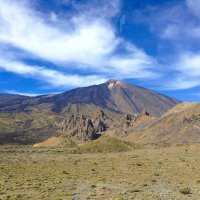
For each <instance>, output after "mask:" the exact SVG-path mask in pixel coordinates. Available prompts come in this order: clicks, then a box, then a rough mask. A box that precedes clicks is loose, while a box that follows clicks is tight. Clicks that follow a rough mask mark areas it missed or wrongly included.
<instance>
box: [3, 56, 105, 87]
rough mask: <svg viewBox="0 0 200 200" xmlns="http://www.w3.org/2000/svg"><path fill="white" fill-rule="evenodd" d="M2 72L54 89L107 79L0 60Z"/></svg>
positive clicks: (97, 82)
mask: <svg viewBox="0 0 200 200" xmlns="http://www.w3.org/2000/svg"><path fill="white" fill-rule="evenodd" d="M0 70H5V71H7V72H12V73H16V74H19V75H22V76H25V77H31V78H34V79H38V80H40V81H42V82H45V83H48V84H50V85H51V86H53V87H66V86H71V87H77V86H88V85H91V84H99V83H102V82H105V81H106V80H107V79H105V78H103V77H100V76H92V75H91V76H81V75H70V74H64V73H61V72H58V71H56V70H51V69H47V68H45V67H39V66H29V65H26V64H24V63H21V62H18V61H13V60H11V61H8V60H2V59H0Z"/></svg>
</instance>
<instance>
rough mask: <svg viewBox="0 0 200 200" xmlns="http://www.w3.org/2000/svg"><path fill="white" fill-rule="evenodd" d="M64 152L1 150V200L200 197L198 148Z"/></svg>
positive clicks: (184, 199)
mask: <svg viewBox="0 0 200 200" xmlns="http://www.w3.org/2000/svg"><path fill="white" fill-rule="evenodd" d="M88 145H90V144H88ZM62 148H63V149H62ZM62 148H61V147H59V151H57V150H56V149H48V148H38V149H35V148H32V147H31V146H0V199H2V200H6V199H13V200H14V199H15V200H21V199H23V200H26V199H43V200H49V199H53V200H61V199H62V200H71V199H76V198H77V199H78V198H79V199H108V200H111V199H131V198H133V197H134V198H136V199H150V200H154V199H155V200H156V199H165V197H167V199H183V200H186V199H187V198H188V195H189V196H190V197H191V199H199V197H200V184H198V183H197V182H198V180H199V177H200V174H199V156H200V151H199V149H200V146H199V145H197V146H192V147H191V148H190V152H187V154H186V152H185V147H170V148H164V149H162V148H160V149H154V148H149V149H148V148H147V149H146V148H139V149H138V148H137V149H131V150H129V151H126V152H110V153H82V154H70V153H69V152H68V151H66V149H65V148H64V147H62ZM52 150H53V151H52ZM60 150H62V151H60ZM177 155H178V156H177ZM181 158H184V159H185V162H182V161H181ZM158 160H159V161H158ZM16 162H17V163H18V164H17V165H16ZM160 163H162V165H161V164H160ZM158 174H159V175H158ZM194 182H195V183H196V185H195V186H194V187H192V186H193V185H194ZM177 185H179V186H177ZM186 185H187V186H190V187H184V186H186ZM174 188H178V189H177V190H174ZM191 191H192V192H191Z"/></svg>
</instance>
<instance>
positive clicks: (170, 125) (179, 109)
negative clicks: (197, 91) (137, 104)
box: [135, 103, 200, 145]
mask: <svg viewBox="0 0 200 200" xmlns="http://www.w3.org/2000/svg"><path fill="white" fill-rule="evenodd" d="M136 140H137V141H139V142H140V143H150V144H166V145H181V144H192V143H200V104H199V103H182V104H179V105H177V106H175V107H174V108H172V109H171V110H169V111H168V112H167V113H166V114H165V115H164V116H162V117H161V118H159V119H156V120H154V121H153V123H152V124H151V125H150V126H148V127H146V128H145V129H144V130H143V131H141V132H139V133H137V134H136V135H135V141H136Z"/></svg>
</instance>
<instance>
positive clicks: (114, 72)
mask: <svg viewBox="0 0 200 200" xmlns="http://www.w3.org/2000/svg"><path fill="white" fill-rule="evenodd" d="M104 1H105V0H104ZM91 2H93V4H92V3H90V4H91V5H93V6H94V2H96V1H91ZM106 2H107V5H106V6H105V5H103V4H102V6H98V7H96V9H95V11H94V9H92V7H90V6H91V5H90V4H86V5H81V4H76V5H74V6H76V9H77V10H81V11H83V10H84V9H85V6H88V7H87V9H86V10H84V12H80V13H78V14H76V15H72V16H71V17H68V18H67V19H66V18H59V17H58V16H57V15H56V14H55V13H54V12H51V13H50V14H49V16H48V15H47V14H42V13H39V12H38V11H36V10H34V6H33V5H31V4H30V3H29V4H28V3H27V1H25V0H24V1H23V0H20V1H11V0H1V1H0V26H1V29H0V42H2V43H6V44H10V45H13V46H15V47H17V48H20V49H22V50H23V51H25V52H27V53H29V54H31V55H32V56H35V57H36V58H37V59H41V60H44V61H49V62H52V63H54V64H55V65H57V69H54V70H52V69H48V68H47V66H46V67H40V66H28V65H27V64H26V63H22V61H21V60H20V58H19V57H16V58H15V60H14V62H13V63H12V62H11V60H8V61H7V62H6V61H5V58H4V60H3V62H1V69H4V70H7V71H10V72H14V73H18V74H21V75H24V76H32V77H33V78H38V77H41V78H40V80H43V81H44V82H48V83H49V84H52V85H54V86H81V85H85V83H86V82H90V84H92V83H97V82H101V81H104V79H105V78H102V77H117V78H120V79H123V78H136V79H141V78H155V77H156V76H157V75H158V74H157V72H155V70H154V67H155V65H156V60H155V59H153V58H152V57H151V56H148V55H147V54H146V53H145V52H144V51H143V50H142V49H139V48H137V47H136V46H135V45H134V44H131V43H129V42H127V41H125V40H124V39H122V38H120V37H118V36H117V34H116V30H115V27H113V26H112V24H111V22H110V18H112V17H113V16H114V15H116V14H117V13H118V12H119V10H120V1H118V0H115V1H112V2H110V1H106ZM81 6H83V7H81ZM100 14H101V15H100ZM49 19H50V21H51V23H50V22H49ZM120 48H121V49H123V53H120V52H119V51H118V49H120ZM6 57H7V56H6ZM71 66H73V67H71ZM60 67H61V68H62V71H63V70H69V69H70V68H73V69H74V70H76V71H77V74H75V75H73V74H67V73H64V74H63V72H62V73H61V72H59V71H60V70H61V69H60ZM78 70H82V71H84V72H91V73H92V75H90V76H82V75H80V74H78ZM33 74H38V76H37V77H34V75H33Z"/></svg>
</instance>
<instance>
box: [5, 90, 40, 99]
mask: <svg viewBox="0 0 200 200" xmlns="http://www.w3.org/2000/svg"><path fill="white" fill-rule="evenodd" d="M4 93H7V94H19V95H23V96H29V97H36V96H40V95H42V94H36V93H31V92H20V91H16V90H5V91H4Z"/></svg>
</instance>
